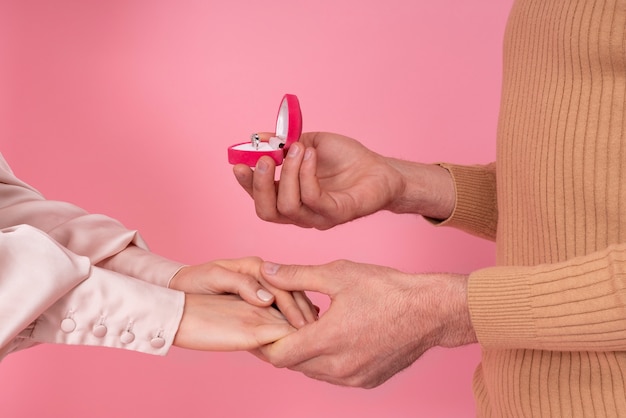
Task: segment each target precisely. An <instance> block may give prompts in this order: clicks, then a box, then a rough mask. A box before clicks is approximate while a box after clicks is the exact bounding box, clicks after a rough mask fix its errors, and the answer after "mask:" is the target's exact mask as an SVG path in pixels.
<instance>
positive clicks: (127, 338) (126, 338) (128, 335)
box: [120, 331, 135, 344]
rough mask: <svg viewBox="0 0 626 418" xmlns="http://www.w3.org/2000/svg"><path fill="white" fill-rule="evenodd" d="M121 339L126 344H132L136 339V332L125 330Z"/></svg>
mask: <svg viewBox="0 0 626 418" xmlns="http://www.w3.org/2000/svg"><path fill="white" fill-rule="evenodd" d="M120 340H121V341H122V343H124V344H130V343H132V342H133V341H135V334H133V333H132V332H130V331H124V332H123V333H122V335H121V336H120Z"/></svg>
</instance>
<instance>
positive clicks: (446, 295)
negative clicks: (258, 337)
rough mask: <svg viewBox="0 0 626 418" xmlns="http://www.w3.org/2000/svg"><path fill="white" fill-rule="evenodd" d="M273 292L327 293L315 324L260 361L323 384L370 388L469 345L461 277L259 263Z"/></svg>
mask: <svg viewBox="0 0 626 418" xmlns="http://www.w3.org/2000/svg"><path fill="white" fill-rule="evenodd" d="M263 274H264V276H265V278H266V280H267V281H268V282H269V283H271V284H272V285H274V286H276V287H280V288H283V289H286V290H292V291H293V290H300V291H303V290H305V289H306V290H311V291H315V292H320V293H323V294H326V295H328V296H329V297H330V299H331V305H330V308H329V309H328V311H326V312H325V313H324V314H322V316H321V317H320V319H319V320H318V321H317V322H314V323H311V324H308V325H306V326H305V327H303V328H301V329H300V330H298V331H297V332H295V333H293V334H290V335H288V336H286V337H285V338H283V339H281V340H279V341H277V342H276V343H274V344H271V345H268V346H265V347H261V349H260V351H258V352H257V355H259V356H260V357H261V358H263V359H265V360H268V361H269V362H271V363H272V364H274V365H275V366H277V367H287V368H290V369H292V370H296V371H300V372H302V373H304V374H305V375H307V376H309V377H312V378H315V379H319V380H324V381H327V382H330V383H334V384H338V385H346V386H359V387H365V388H371V387H375V386H378V385H380V384H382V383H383V382H385V381H386V380H387V379H389V378H390V377H391V376H393V375H394V374H396V373H397V372H399V371H400V370H402V369H404V368H406V367H408V366H409V365H411V364H412V363H413V362H414V361H415V360H416V359H418V358H419V357H420V356H421V355H422V354H423V353H424V352H425V351H426V350H428V349H429V348H431V347H434V346H444V347H456V346H460V345H464V344H469V343H472V342H475V341H476V336H475V334H474V331H473V328H472V325H471V322H470V317H469V311H468V308H467V277H466V276H462V275H454V274H420V275H413V274H406V273H402V272H400V271H397V270H394V269H391V268H386V267H380V266H374V265H367V264H357V263H352V262H349V261H336V262H333V263H330V264H326V265H322V266H278V265H276V264H272V263H265V265H264V269H263Z"/></svg>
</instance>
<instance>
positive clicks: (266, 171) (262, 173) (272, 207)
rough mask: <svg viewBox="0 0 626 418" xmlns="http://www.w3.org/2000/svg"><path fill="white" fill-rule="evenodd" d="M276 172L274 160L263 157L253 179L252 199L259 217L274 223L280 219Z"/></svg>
mask: <svg viewBox="0 0 626 418" xmlns="http://www.w3.org/2000/svg"><path fill="white" fill-rule="evenodd" d="M275 172H276V163H274V160H272V159H271V158H269V157H261V158H260V159H259V161H258V162H257V165H256V169H255V170H254V175H253V178H252V197H253V198H254V207H255V209H256V213H257V216H258V217H259V218H261V219H263V220H265V221H272V222H275V221H277V220H278V219H279V218H280V216H279V214H278V211H277V209H276V183H275V182H274V175H275Z"/></svg>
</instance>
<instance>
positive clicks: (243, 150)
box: [228, 94, 302, 167]
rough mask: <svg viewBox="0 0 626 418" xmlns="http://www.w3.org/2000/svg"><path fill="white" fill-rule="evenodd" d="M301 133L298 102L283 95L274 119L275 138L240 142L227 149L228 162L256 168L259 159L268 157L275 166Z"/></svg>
mask: <svg viewBox="0 0 626 418" xmlns="http://www.w3.org/2000/svg"><path fill="white" fill-rule="evenodd" d="M301 133H302V112H301V111H300V102H298V98H297V97H296V96H294V95H293V94H285V96H284V97H283V100H282V102H281V103H280V107H279V108H278V117H277V118H276V136H273V137H271V138H270V139H269V141H268V142H257V143H256V145H255V143H254V141H248V142H242V143H241V144H236V145H233V146H231V147H229V148H228V162H229V163H231V164H246V165H248V166H250V167H254V166H256V163H257V161H258V160H259V158H261V157H263V156H264V155H268V156H270V157H271V158H272V159H273V160H274V162H276V165H280V164H282V163H283V159H284V158H285V153H286V152H287V150H288V149H289V146H290V145H291V144H293V143H294V142H296V141H297V140H298V139H300V134H301Z"/></svg>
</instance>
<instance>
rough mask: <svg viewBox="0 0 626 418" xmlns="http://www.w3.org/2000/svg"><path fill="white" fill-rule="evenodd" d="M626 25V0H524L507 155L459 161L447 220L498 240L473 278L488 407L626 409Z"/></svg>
mask: <svg viewBox="0 0 626 418" xmlns="http://www.w3.org/2000/svg"><path fill="white" fill-rule="evenodd" d="M625 33H626V0H517V1H516V3H515V4H514V6H513V9H512V11H511V15H510V17H509V22H508V26H507V30H506V35H505V42H504V79H503V91H502V103H501V109H500V122H499V129H498V150H497V162H496V164H492V165H489V166H473V167H467V166H454V165H449V166H447V167H448V168H449V169H450V171H451V172H452V174H453V176H454V178H455V182H456V187H457V207H456V208H455V212H454V214H453V215H452V217H451V218H450V219H449V220H448V221H447V222H446V223H447V224H448V225H453V226H456V227H459V228H461V229H464V230H467V231H469V232H472V233H475V234H477V235H480V236H486V237H490V238H493V239H496V242H497V264H498V265H497V266H496V267H493V268H487V269H484V270H480V271H477V272H474V273H473V274H471V276H470V285H469V287H470V288H469V304H470V311H471V316H472V321H473V324H474V327H475V329H476V333H477V336H478V340H479V342H480V344H481V346H482V350H483V359H482V364H481V365H480V366H479V368H478V369H477V371H476V374H475V379H474V390H475V395H476V402H477V409H478V414H479V416H486V417H559V418H560V417H568V418H569V417H614V416H622V417H626V113H625V112H626V35H625ZM496 179H497V182H496ZM496 183H497V185H496Z"/></svg>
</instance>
